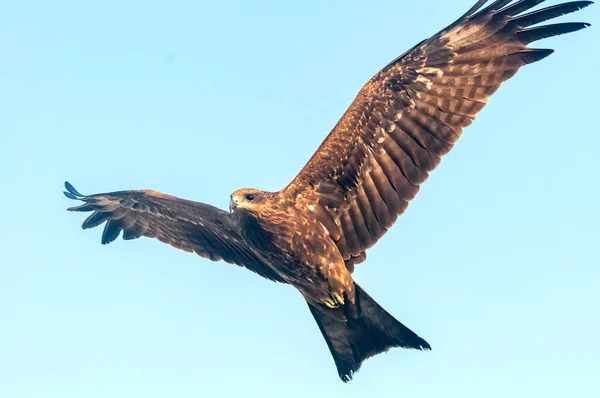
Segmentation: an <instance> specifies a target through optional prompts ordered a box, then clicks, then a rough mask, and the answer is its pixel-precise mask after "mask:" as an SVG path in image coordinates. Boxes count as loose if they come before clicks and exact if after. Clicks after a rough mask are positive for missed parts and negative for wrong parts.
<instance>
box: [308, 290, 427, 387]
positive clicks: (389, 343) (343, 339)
mask: <svg viewBox="0 0 600 398" xmlns="http://www.w3.org/2000/svg"><path fill="white" fill-rule="evenodd" d="M355 289H356V307H357V309H358V311H357V315H356V316H355V317H354V318H348V319H347V320H342V319H340V317H339V316H335V315H333V314H332V313H331V311H334V310H331V309H327V308H321V307H315V306H313V305H312V304H310V303H309V304H308V307H309V308H310V311H311V313H312V314H313V316H314V318H315V320H316V321H317V324H318V325H319V329H320V330H321V333H322V334H323V337H324V338H325V341H326V342H327V345H328V347H329V351H330V352H331V355H332V356H333V360H334V361H335V365H336V367H337V370H338V374H339V376H340V379H342V381H344V382H347V381H350V380H351V379H352V376H353V374H354V373H355V372H356V371H358V369H359V368H360V366H361V364H362V363H363V361H364V360H365V359H367V358H369V357H372V356H374V355H377V354H379V353H382V352H385V351H387V350H389V349H390V348H393V347H402V348H412V349H417V350H430V349H431V346H430V345H429V343H427V342H426V341H425V340H423V339H422V338H421V337H419V336H417V335H416V334H415V333H414V332H413V331H411V330H410V329H409V328H407V327H406V326H404V325H403V324H401V323H400V322H398V321H397V320H396V319H395V318H394V317H393V316H391V315H390V314H389V313H388V312H387V311H386V310H384V309H383V308H382V307H381V306H380V305H379V304H377V303H376V302H375V300H373V298H372V297H371V296H369V295H368V294H367V293H366V292H365V291H364V290H363V289H362V288H361V287H360V286H358V285H356V284H355Z"/></svg>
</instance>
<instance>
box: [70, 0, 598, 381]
mask: <svg viewBox="0 0 600 398" xmlns="http://www.w3.org/2000/svg"><path fill="white" fill-rule="evenodd" d="M543 1H544V0H519V1H512V0H497V1H493V2H492V3H491V4H490V5H489V6H487V7H484V6H485V5H486V3H488V1H486V0H480V1H478V2H477V3H476V4H475V5H474V6H473V7H471V9H469V10H468V11H467V12H466V13H465V14H464V15H463V16H461V17H460V18H459V19H458V20H457V21H455V22H454V23H452V24H451V25H449V26H448V27H446V28H444V29H443V30H441V31H440V32H438V33H436V34H435V35H433V36H431V37H430V38H429V39H426V40H424V41H422V42H421V43H419V44H417V45H416V46H414V47H413V48H411V49H410V50H409V51H407V52H406V53H404V54H403V55H401V56H399V57H398V58H396V59H395V60H393V61H392V62H391V63H389V64H388V65H387V66H385V67H384V68H383V69H382V70H381V71H380V72H378V73H377V74H376V75H375V76H373V78H371V80H369V81H368V82H367V83H366V84H365V86H364V87H363V88H362V89H361V90H360V92H359V93H358V95H357V97H356V98H355V100H354V101H353V102H352V104H351V105H350V107H349V108H348V110H347V111H346V113H344V115H343V116H342V118H341V119H340V121H339V122H338V123H337V125H336V126H335V127H334V128H333V131H331V133H330V134H329V135H328V136H327V138H326V139H325V141H323V143H322V144H321V146H320V147H319V148H318V150H317V151H316V153H315V154H314V155H313V156H312V158H311V159H310V160H309V161H308V163H307V164H306V166H304V168H303V169H302V170H301V171H300V173H299V174H298V175H297V176H296V177H295V178H294V179H293V180H292V182H291V183H290V184H289V185H288V186H287V187H285V188H284V189H282V190H281V191H278V192H265V191H261V190H259V189H253V188H245V189H240V190H238V191H236V192H234V193H233V194H232V195H231V202H230V206H229V207H230V208H229V210H230V211H229V212H227V211H223V210H220V209H218V208H215V207H213V206H210V205H207V204H203V203H198V202H193V201H189V200H184V199H179V198H176V197H174V196H170V195H165V194H162V193H160V192H156V191H150V190H139V191H119V192H110V193H101V194H96V195H82V194H80V193H79V192H77V190H75V188H73V186H72V185H71V184H69V183H65V186H66V189H67V192H65V195H66V196H67V197H69V198H71V199H77V200H81V201H83V202H84V203H83V204H82V205H80V206H77V207H71V208H69V210H71V211H84V212H87V211H90V212H93V213H92V214H91V215H90V216H89V217H88V218H87V219H86V220H85V221H84V223H83V228H84V229H85V228H92V227H96V226H98V225H100V224H102V223H105V225H104V232H103V233H102V243H103V244H106V243H110V242H112V241H113V240H115V239H116V238H117V237H118V236H119V234H120V233H121V231H122V232H123V239H126V240H128V239H136V238H139V237H140V236H147V237H151V238H157V239H158V240H160V241H161V242H165V243H168V244H170V245H172V246H174V247H176V248H178V249H182V250H185V251H188V252H195V253H197V254H199V255H200V256H202V257H205V258H208V259H210V260H213V261H218V260H224V261H226V262H228V263H232V264H237V265H239V266H243V267H246V268H248V269H249V270H251V271H254V272H256V273H257V274H259V275H260V276H262V277H264V278H267V279H270V280H272V281H276V282H281V283H287V284H290V285H292V286H293V287H295V288H296V289H297V290H298V291H299V292H300V294H302V296H303V297H304V298H305V299H306V302H307V303H308V307H309V309H310V311H311V313H312V315H313V316H314V318H315V320H316V321H317V324H318V325H319V328H320V330H321V333H322V334H323V337H324V338H325V341H326V342H327V345H328V346H329V350H330V351H331V354H332V356H333V359H334V361H335V364H336V366H337V370H338V374H339V377H340V378H341V379H342V380H343V381H348V380H350V379H351V378H352V376H353V373H354V372H356V371H357V370H358V369H359V368H360V366H361V363H362V362H363V361H364V360H365V359H366V358H369V357H371V356H373V355H376V354H378V353H381V352H384V351H387V350H388V349H390V348H392V347H403V348H414V349H419V350H423V349H427V350H428V349H430V345H429V344H428V343H427V342H426V341H425V340H423V339H422V338H421V337H419V336H417V335H416V334H415V333H414V332H412V331H411V330H410V329H408V328H407V327H406V326H404V325H403V324H401V323H400V322H398V321H397V320H396V319H394V317H392V316H391V315H390V314H389V313H387V312H386V311H385V310H384V309H383V308H382V307H380V306H379V305H378V304H377V303H376V302H375V300H373V298H372V297H371V296H369V295H368V294H367V293H366V292H365V291H364V290H363V289H362V288H361V287H360V286H359V285H358V284H356V282H354V280H353V279H352V272H353V270H354V266H355V265H356V264H358V263H361V262H363V261H365V258H366V250H367V249H369V248H370V247H372V246H373V245H374V244H375V243H376V242H377V241H378V240H379V239H380V238H381V237H382V236H383V235H384V234H385V233H386V231H387V230H388V229H390V228H391V227H392V225H393V224H394V222H395V221H396V218H398V216H399V215H401V214H402V213H403V212H404V211H405V210H406V208H407V206H408V203H409V202H410V201H411V200H412V199H413V198H414V197H415V195H416V194H417V192H418V191H419V186H420V185H421V184H422V183H423V182H424V181H425V180H426V179H427V177H428V176H429V173H430V172H431V171H432V170H433V169H435V168H436V166H437V165H438V164H439V163H440V159H441V158H442V156H443V155H445V154H446V153H448V152H449V151H450V150H451V149H452V147H453V145H454V143H455V142H456V141H457V140H458V138H459V137H460V136H461V134H462V130H463V128H464V127H467V126H468V125H470V124H471V123H472V122H473V120H474V119H475V117H476V115H477V113H478V112H479V111H480V110H481V109H482V108H483V107H484V106H485V104H486V103H487V99H488V97H489V96H490V95H492V94H493V93H494V92H495V91H496V90H497V89H498V88H499V87H500V85H501V84H502V82H504V81H506V80H508V79H509V78H511V77H512V76H514V75H515V73H516V72H517V71H518V70H519V68H521V67H522V66H524V65H527V64H530V63H533V62H537V61H539V60H541V59H543V58H545V57H547V56H548V55H550V54H551V53H552V52H553V50H548V49H535V48H530V47H528V44H529V43H531V42H534V41H536V40H540V39H544V38H547V37H551V36H556V35H560V34H564V33H569V32H574V31H577V30H580V29H582V28H585V27H587V26H589V24H587V23H579V22H577V23H558V24H549V25H541V26H540V25H537V24H539V23H540V22H544V21H547V20H550V19H552V18H555V17H558V16H561V15H564V14H568V13H571V12H574V11H577V10H580V9H582V8H584V7H586V6H588V5H590V4H592V2H591V1H573V2H568V3H563V4H558V5H554V6H550V7H547V8H543V9H539V10H536V11H530V9H531V8H533V7H535V6H536V5H538V4H540V3H542V2H543Z"/></svg>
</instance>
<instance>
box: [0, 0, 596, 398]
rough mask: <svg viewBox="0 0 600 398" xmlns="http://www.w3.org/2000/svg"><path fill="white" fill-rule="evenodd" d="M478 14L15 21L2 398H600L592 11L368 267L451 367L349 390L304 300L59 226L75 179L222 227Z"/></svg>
mask: <svg viewBox="0 0 600 398" xmlns="http://www.w3.org/2000/svg"><path fill="white" fill-rule="evenodd" d="M472 3H474V0H460V1H458V0H457V1H452V2H450V1H446V0H429V1H427V2H422V1H410V2H402V1H394V0H375V1H372V2H369V3H366V2H363V1H341V0H338V1H327V2H323V1H317V0H305V1H297V2H281V1H265V0H257V1H251V2H246V1H241V0H235V1H228V2H196V1H170V2H166V1H165V2H162V3H158V2H152V1H150V2H149V1H138V0H135V1H128V2H120V1H113V0H109V1H103V2H82V1H65V0H55V1H51V2H49V1H39V0H38V1H19V2H17V1H12V2H5V4H4V5H3V7H2V11H1V12H0V48H2V52H1V56H0V109H1V111H0V113H1V115H2V116H1V117H0V181H1V182H2V184H1V187H2V195H0V209H2V213H3V214H2V228H0V248H1V250H0V397H2V398H21V397H23V398H25V397H27V398H29V397H32V398H34V397H35V398H37V397H40V398H41V397H44V398H46V397H48V398H49V397H57V398H68V397H73V398H80V397H85V398H96V397H110V398H113V397H123V398H134V397H143V398H153V397H237V396H244V397H303V398H304V397H310V398H320V397H338V396H342V395H343V396H345V397H348V398H351V397H365V396H369V397H370V396H373V397H411V398H413V397H415V398H420V397H460V398H469V397H474V398H481V397H486V398H487V397H510V398H519V397H527V398H531V397H544V398H552V397H561V398H562V397H568V396H573V397H578V398H584V397H597V396H599V394H600V365H599V363H598V358H599V357H600V341H599V340H600V339H599V338H598V336H599V335H600V310H599V308H598V307H599V304H600V244H599V242H598V238H599V233H598V225H599V224H600V210H599V209H600V207H599V206H598V200H599V197H600V188H599V186H598V181H599V178H598V174H599V173H598V172H599V171H600V170H599V166H598V156H599V154H598V149H599V148H600V129H599V127H598V122H597V119H598V97H597V94H598V92H599V90H600V85H599V83H598V70H600V56H599V55H598V54H599V53H598V48H599V45H600V43H599V42H600V33H599V32H600V30H598V29H600V24H598V22H600V18H598V17H599V16H600V7H599V6H598V5H596V6H593V7H590V8H588V9H586V10H584V11H580V12H578V13H577V14H575V15H571V16H568V17H566V18H563V19H562V20H570V21H587V22H592V23H596V26H592V28H590V29H587V30H584V31H583V32H577V33H573V34H570V35H567V36H561V37H557V38H552V39H549V40H546V41H544V42H543V43H539V46H541V47H550V48H555V49H556V50H557V51H556V53H555V54H554V55H553V56H551V57H550V58H548V59H546V60H544V61H542V62H540V63H537V64H535V65H533V66H529V67H526V68H525V69H523V70H522V71H521V72H520V73H519V74H518V75H517V76H516V77H515V78H514V79H512V80H511V81H510V82H508V83H507V84H505V85H504V86H503V87H502V89H501V90H500V91H499V92H498V93H497V94H496V95H495V96H494V97H493V98H492V99H491V100H490V105H489V106H488V107H487V108H486V109H484V111H483V112H482V113H481V114H480V115H479V118H478V120H477V121H476V122H475V123H474V124H473V126H471V127H470V128H468V129H467V130H466V131H465V133H464V136H463V138H462V139H461V141H460V142H459V143H458V144H457V145H456V147H455V149H454V151H453V152H452V153H451V154H450V155H448V156H447V157H446V158H445V159H444V160H443V161H442V165H441V166H440V167H439V168H438V170H436V171H435V172H434V173H433V175H432V177H431V178H430V179H429V181H428V182H427V183H425V185H424V186H423V187H422V189H421V192H420V194H419V195H418V196H417V198H416V200H415V201H413V203H412V204H411V206H410V207H409V209H408V211H407V212H406V213H405V215H403V216H402V217H401V219H399V221H398V222H397V223H396V225H395V227H394V228H393V229H392V230H391V232H389V233H388V234H387V235H386V236H385V237H384V238H383V239H382V240H381V241H380V242H379V243H378V244H377V245H376V246H375V248H373V249H371V250H370V251H369V253H368V261H367V262H366V263H365V264H361V265H360V266H357V270H356V272H355V274H354V275H355V278H356V279H357V281H359V283H361V285H362V286H363V287H364V288H365V289H366V290H367V291H368V292H370V294H371V295H372V296H373V297H374V298H375V299H376V300H377V301H379V302H380V303H381V304H382V305H383V306H384V307H385V308H386V309H387V310H388V311H389V312H390V313H391V314H393V315H394V316H395V317H397V318H398V319H399V320H401V321H402V322H404V323H405V324H406V325H408V326H409V327H410V328H412V329H413V330H415V331H416V332H417V333H419V334H420V335H421V336H423V337H424V338H426V339H427V340H428V341H429V342H430V343H431V345H432V346H433V351H431V352H426V353H423V352H409V351H404V350H400V349H396V350H392V351H390V352H389V353H388V354H386V355H380V356H377V357H375V358H372V359H369V360H367V361H366V362H365V363H364V365H363V367H362V369H361V370H360V372H359V373H358V374H356V377H355V379H354V381H353V382H351V383H349V384H347V385H344V384H343V383H342V382H341V381H340V380H339V379H338V377H337V373H336V370H335V366H334V363H333V360H332V358H331V356H330V354H329V350H328V349H327V346H326V344H325V341H324V340H323V338H322V336H321V334H320V332H319V330H318V328H317V325H316V324H315V322H314V321H313V319H312V316H311V315H310V313H309V311H308V310H307V308H306V304H305V303H304V301H303V299H302V298H301V296H300V295H299V294H298V293H297V292H295V291H294V290H293V289H292V288H290V287H289V286H283V285H278V284H274V283H271V282H268V281H265V280H262V279H260V278H259V277H258V276H256V275H255V274H252V273H250V272H248V271H247V270H244V269H242V268H239V267H236V266H232V265H228V264H225V263H213V262H210V261H208V260H205V259H202V258H200V257H198V256H195V255H191V254H187V253H184V252H180V251H177V250H175V249H173V248H172V247H170V246H167V245H164V244H162V243H160V242H158V241H155V240H150V239H140V240H137V241H133V242H124V241H122V240H121V239H119V240H118V241H116V242H115V243H114V244H111V245H108V246H102V245H101V244H100V236H101V232H102V231H101V229H94V230H87V231H82V230H81V229H80V225H81V222H82V221H83V219H84V218H85V217H84V215H82V214H73V213H67V212H66V211H65V208H66V207H67V206H71V205H73V203H72V202H71V201H69V200H68V199H66V198H65V197H64V196H63V195H62V184H63V181H64V180H69V181H71V182H72V183H73V184H74V185H75V187H77V188H78V189H79V190H80V191H82V192H83V193H96V192H105V191H112V190H121V189H143V188H152V189H156V190H160V191H163V192H167V193H171V194H174V195H177V196H180V197H184V198H188V199H195V200H199V201H204V202H207V203H211V204H213V205H216V206H219V207H221V208H226V207H227V204H228V201H229V195H230V193H231V192H233V191H234V190H235V189H237V188H241V187H246V186H251V187H258V188H262V189H266V190H278V189H280V188H282V187H283V186H285V185H286V184H287V183H288V182H289V180H290V179H291V178H293V176H294V175H295V174H296V172H298V171H299V169H300V168H301V167H302V165H303V164H304V163H305V162H306V161H307V159H308V158H309V156H310V155H311V154H312V153H313V151H314V150H315V149H316V147H317V146H318V145H319V144H320V142H321V141H322V139H323V138H324V137H325V135H326V134H327V133H328V132H329V130H330V129H331V128H332V127H333V125H334V124H335V123H336V121H337V120H338V118H339V116H340V115H341V114H342V112H343V111H344V110H345V109H346V107H347V106H348V105H349V104H350V102H351V100H352V99H353V97H354V95H355V94H356V92H357V91H358V90H359V88H360V87H361V85H362V84H363V83H364V82H365V81H367V80H368V79H369V78H370V76H371V75H372V74H374V73H375V72H377V70H378V69H379V68H380V67H382V66H383V65H385V64H386V63H387V62H388V61H390V60H391V59H393V58H394V57H395V56H397V55H398V54H400V53H402V52H404V51H405V50H406V49H408V48H409V47H410V46H412V45H414V44H416V43H417V42H418V41H419V40H421V39H423V38H425V37H428V36H429V35H430V34H432V33H434V32H436V31H437V30H439V29H440V28H442V27H443V26H445V25H446V24H448V23H450V22H452V21H453V20H454V19H455V18H456V17H458V16H459V15H460V14H462V13H463V12H464V11H466V10H467V9H468V8H469V7H470V6H471V5H472ZM549 3H550V4H554V3H556V2H549ZM365 394H366V395H365Z"/></svg>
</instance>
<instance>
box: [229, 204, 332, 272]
mask: <svg viewBox="0 0 600 398" xmlns="http://www.w3.org/2000/svg"><path fill="white" fill-rule="evenodd" d="M240 226H241V229H242V236H243V238H244V239H245V240H246V241H247V243H248V244H249V245H250V246H251V247H252V248H253V250H255V251H256V254H257V255H259V256H260V257H261V258H262V259H263V260H264V261H265V262H267V263H269V265H271V266H273V267H274V268H279V267H286V268H288V269H289V267H293V266H297V267H301V268H305V267H306V268H318V267H319V266H321V265H322V264H323V263H330V262H332V261H336V262H337V260H338V257H339V256H340V254H339V252H338V250H337V247H336V245H335V242H334V241H333V240H331V238H330V236H329V234H328V233H327V231H326V230H325V229H324V228H323V226H322V225H321V223H319V222H318V220H317V219H316V217H315V216H314V215H313V214H312V212H310V211H307V212H301V211H299V210H298V209H296V208H289V209H279V210H278V211H272V212H265V213H262V214H261V215H260V216H258V217H257V216H256V215H254V214H250V213H243V214H241V215H240Z"/></svg>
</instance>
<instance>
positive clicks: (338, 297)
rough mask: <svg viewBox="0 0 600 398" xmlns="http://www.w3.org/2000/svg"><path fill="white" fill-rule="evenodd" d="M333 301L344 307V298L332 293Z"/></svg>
mask: <svg viewBox="0 0 600 398" xmlns="http://www.w3.org/2000/svg"><path fill="white" fill-rule="evenodd" d="M333 299H334V300H335V301H336V302H337V303H339V304H340V305H344V296H342V295H340V294H338V293H333Z"/></svg>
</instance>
